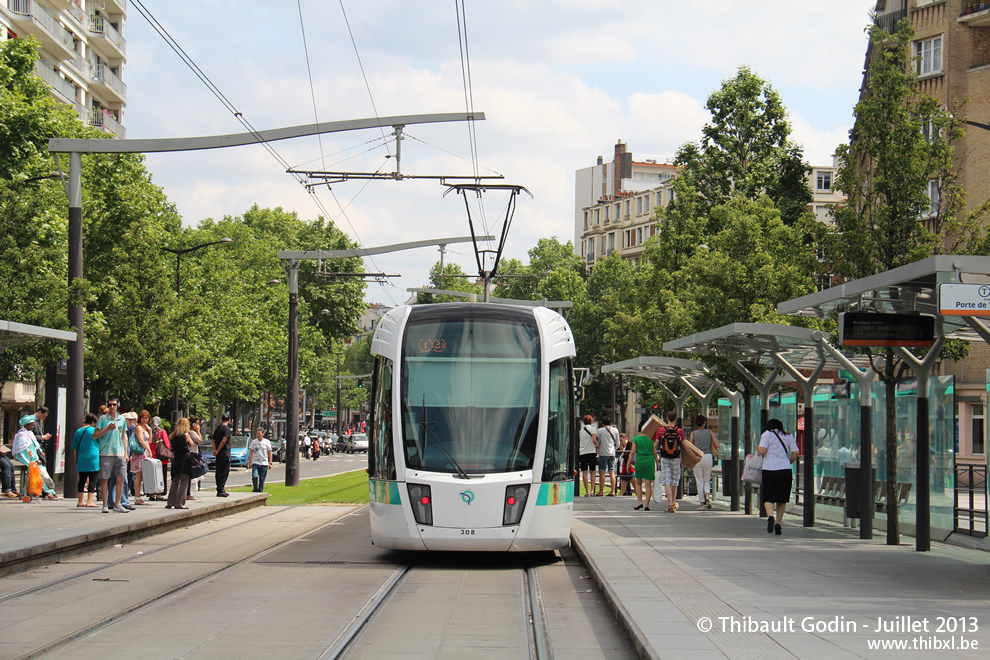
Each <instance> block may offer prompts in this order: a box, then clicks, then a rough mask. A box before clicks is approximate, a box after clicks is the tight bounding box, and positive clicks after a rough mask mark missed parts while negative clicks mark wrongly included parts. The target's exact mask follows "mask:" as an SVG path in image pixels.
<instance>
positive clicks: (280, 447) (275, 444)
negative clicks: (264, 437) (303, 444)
mask: <svg viewBox="0 0 990 660" xmlns="http://www.w3.org/2000/svg"><path fill="white" fill-rule="evenodd" d="M269 442H271V443H272V461H274V462H276V463H284V462H285V443H284V442H282V440H281V439H278V440H269Z"/></svg>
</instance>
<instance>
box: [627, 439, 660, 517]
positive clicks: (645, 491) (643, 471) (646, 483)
mask: <svg viewBox="0 0 990 660" xmlns="http://www.w3.org/2000/svg"><path fill="white" fill-rule="evenodd" d="M632 444H633V449H632V460H633V464H634V465H635V466H636V467H635V470H636V472H635V477H634V478H633V489H634V490H635V491H636V499H637V500H638V502H639V503H638V504H637V505H636V506H634V507H633V510H634V511H639V510H640V509H642V508H643V499H644V495H645V498H646V510H647V511H649V510H650V500H651V499H652V498H653V481H654V480H655V479H656V469H657V447H656V444H655V443H654V442H653V440H652V439H650V438H648V437H646V436H645V435H637V436H636V437H634V438H633V439H632Z"/></svg>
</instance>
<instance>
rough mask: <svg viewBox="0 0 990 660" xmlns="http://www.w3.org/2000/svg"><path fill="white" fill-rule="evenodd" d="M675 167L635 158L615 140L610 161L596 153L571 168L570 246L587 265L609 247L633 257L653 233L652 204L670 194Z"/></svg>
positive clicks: (666, 197)
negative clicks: (593, 158)
mask: <svg viewBox="0 0 990 660" xmlns="http://www.w3.org/2000/svg"><path fill="white" fill-rule="evenodd" d="M677 171H678V167H677V166H676V165H671V164H669V163H664V162H662V161H659V160H658V159H656V158H645V157H639V158H637V157H635V156H634V155H633V154H632V152H630V151H629V150H628V149H627V146H626V145H625V144H624V143H623V142H622V140H619V141H618V142H617V143H616V145H615V150H614V154H613V158H612V160H611V161H610V162H605V160H604V159H603V158H602V157H601V156H599V157H598V162H597V163H596V164H595V165H594V166H592V167H586V168H584V169H580V170H578V171H577V172H576V173H575V186H574V209H575V214H574V251H575V252H576V253H577V254H578V255H580V256H581V258H582V259H583V260H584V261H585V263H586V264H587V266H588V267H589V268H591V267H593V266H594V264H595V261H596V260H597V259H601V258H602V257H605V256H607V255H608V254H609V253H611V252H613V251H614V250H619V251H620V254H622V256H623V257H625V258H627V259H632V260H633V261H635V260H636V259H638V258H639V255H640V254H642V252H643V244H644V243H645V242H646V239H648V238H649V237H650V236H653V235H654V234H655V233H656V226H655V225H654V224H653V222H652V218H653V210H654V208H655V207H656V206H662V205H664V204H668V203H669V202H670V200H671V199H672V197H671V196H672V195H673V188H672V187H671V182H672V181H673V180H674V177H675V176H677Z"/></svg>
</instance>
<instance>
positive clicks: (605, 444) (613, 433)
mask: <svg viewBox="0 0 990 660" xmlns="http://www.w3.org/2000/svg"><path fill="white" fill-rule="evenodd" d="M618 443H619V429H617V428H615V427H614V426H612V418H611V417H609V416H608V415H605V416H604V417H602V423H601V425H599V427H598V433H597V434H596V436H595V447H597V448H598V494H599V495H604V494H605V474H606V473H608V478H609V483H610V484H611V491H610V492H609V495H615V494H616V492H615V446H616V445H617V444H618Z"/></svg>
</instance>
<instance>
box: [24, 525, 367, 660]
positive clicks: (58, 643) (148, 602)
mask: <svg viewBox="0 0 990 660" xmlns="http://www.w3.org/2000/svg"><path fill="white" fill-rule="evenodd" d="M365 509H367V506H364V507H360V508H358V509H356V510H355V511H351V512H349V513H347V514H344V515H343V516H341V517H340V518H337V519H334V520H329V521H327V522H324V523H322V524H320V525H318V526H316V527H314V528H311V529H307V530H304V531H302V532H299V533H297V534H293V535H292V536H290V537H288V538H284V539H281V540H279V541H276V542H274V543H271V544H269V545H268V546H266V547H264V548H262V549H260V550H257V551H255V552H252V553H250V554H248V555H247V556H244V557H241V558H240V559H237V560H235V561H233V562H231V563H229V564H225V565H223V566H221V567H218V568H216V569H213V570H210V571H207V572H206V573H204V574H201V575H197V576H196V577H194V578H192V579H189V580H185V581H183V582H180V583H179V584H176V585H174V586H172V587H170V588H168V589H166V590H164V591H162V592H160V593H158V594H155V595H154V596H151V597H149V598H146V599H144V600H141V601H139V602H137V603H134V604H132V605H130V606H128V607H125V608H122V609H120V610H117V611H116V612H114V613H113V614H111V615H109V616H106V617H103V618H101V619H99V620H97V621H94V622H93V623H90V624H87V625H85V626H83V627H81V628H79V629H77V630H75V631H73V632H71V633H68V634H66V635H62V636H61V637H59V638H57V639H54V640H52V641H51V642H48V643H46V644H44V645H42V646H40V647H37V648H35V649H33V650H31V651H29V652H27V653H24V654H21V655H19V656H16V660H32V659H34V658H43V657H45V656H46V655H49V654H51V653H54V652H56V651H61V650H63V649H66V648H67V647H70V646H71V645H73V644H76V643H79V642H81V641H83V640H85V639H86V638H88V637H90V636H91V635H94V634H96V633H98V632H99V631H101V630H103V629H104V628H107V627H108V626H111V625H113V624H115V623H117V622H119V621H122V620H124V619H127V618H128V617H130V616H132V615H134V614H138V613H140V612H142V611H144V610H146V609H147V608H149V607H151V606H152V605H155V604H158V603H161V602H162V601H165V600H168V599H170V598H174V597H176V596H178V595H180V594H182V593H184V592H185V591H187V590H188V589H191V588H192V587H195V586H197V585H199V584H202V583H204V582H206V581H209V580H212V579H214V578H216V577H219V576H221V575H224V574H226V573H228V572H230V571H233V570H236V569H237V568H240V567H241V566H243V565H245V564H249V563H251V562H254V561H258V560H259V559H261V558H263V557H264V556H266V555H268V554H270V553H273V552H276V551H277V550H279V549H281V548H283V547H286V546H288V545H289V544H291V543H294V542H296V541H298V540H300V539H303V538H306V537H307V536H311V535H313V534H318V533H319V532H321V531H323V530H324V529H326V528H328V527H331V526H333V525H337V524H340V523H341V521H343V520H344V519H346V518H348V517H351V516H354V515H358V514H360V513H362V512H363V511H364V510H365ZM276 513H278V512H277V511H275V512H272V513H271V514H266V515H265V516H263V518H267V517H269V516H271V515H275V514H276ZM257 520H259V519H257V518H256V519H253V520H250V521H243V522H241V523H237V524H236V525H232V526H231V527H227V528H224V529H222V530H213V531H211V532H209V533H207V534H202V535H199V536H198V537H196V538H194V539H184V540H183V541H180V542H176V543H174V544H171V545H170V546H163V547H162V548H160V549H158V550H156V551H155V552H158V551H160V550H164V549H166V548H172V547H176V546H179V545H182V544H184V543H188V542H192V541H195V540H199V539H203V538H206V537H208V536H212V535H213V534H215V533H219V532H223V531H227V530H229V529H232V528H234V527H236V526H240V525H242V524H247V523H250V522H256V521H257ZM149 554H151V553H149ZM147 556H148V555H147V554H145V555H142V556H141V559H144V558H146V557H147ZM135 559H138V557H128V558H126V559H123V560H119V561H117V562H113V563H112V564H104V565H102V566H100V567H98V568H94V569H91V570H87V571H80V572H79V573H77V574H74V575H72V576H67V577H66V578H64V579H63V578H60V579H59V580H53V581H51V582H49V583H46V584H44V585H38V586H37V587H34V588H31V589H25V590H23V591H21V592H18V593H17V594H9V595H8V597H14V596H16V597H23V596H26V595H29V594H31V593H36V592H37V591H39V590H42V589H45V588H49V587H51V586H54V585H55V584H62V583H65V582H66V581H69V580H71V579H78V578H80V577H85V576H87V575H91V574H92V573H94V572H97V571H99V570H103V569H105V568H108V567H111V566H117V565H120V564H122V563H125V562H126V561H132V560H135Z"/></svg>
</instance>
